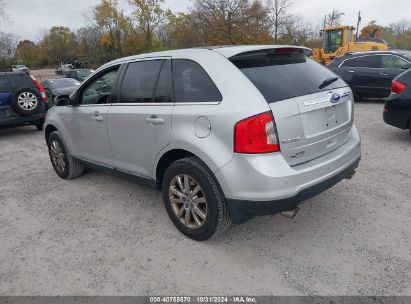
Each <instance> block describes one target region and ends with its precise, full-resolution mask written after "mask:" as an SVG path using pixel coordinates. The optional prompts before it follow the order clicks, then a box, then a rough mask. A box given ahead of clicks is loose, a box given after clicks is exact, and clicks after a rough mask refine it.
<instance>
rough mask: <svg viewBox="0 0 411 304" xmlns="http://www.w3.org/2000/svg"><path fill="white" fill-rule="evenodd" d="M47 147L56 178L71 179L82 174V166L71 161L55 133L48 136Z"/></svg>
mask: <svg viewBox="0 0 411 304" xmlns="http://www.w3.org/2000/svg"><path fill="white" fill-rule="evenodd" d="M47 146H48V148H49V156H50V161H51V164H52V165H53V168H54V171H56V173H57V175H58V176H60V177H61V178H63V179H73V178H76V177H78V176H80V175H82V174H83V172H84V166H83V164H81V163H80V162H78V161H77V160H75V159H73V157H72V156H71V154H70V153H69V152H68V150H67V148H66V146H65V145H64V142H63V140H62V139H61V136H60V134H59V133H58V132H57V131H54V132H52V133H51V134H50V136H49V137H48V139H47Z"/></svg>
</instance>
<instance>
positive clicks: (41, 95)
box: [0, 72, 47, 130]
mask: <svg viewBox="0 0 411 304" xmlns="http://www.w3.org/2000/svg"><path fill="white" fill-rule="evenodd" d="M46 102H47V97H46V94H45V92H44V89H43V88H42V87H41V85H40V84H39V82H38V81H37V80H35V79H34V78H33V77H31V76H30V75H28V74H27V73H23V72H11V73H10V72H5V73H0V128H11V127H18V126H23V125H35V126H36V127H37V129H39V130H41V129H42V128H43V123H44V119H45V117H46V112H47V105H46Z"/></svg>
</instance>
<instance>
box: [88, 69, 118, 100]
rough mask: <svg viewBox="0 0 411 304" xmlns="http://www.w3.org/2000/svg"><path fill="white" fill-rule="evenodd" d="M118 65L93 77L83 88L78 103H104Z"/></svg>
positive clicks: (108, 94)
mask: <svg viewBox="0 0 411 304" xmlns="http://www.w3.org/2000/svg"><path fill="white" fill-rule="evenodd" d="M117 73H118V67H117V68H115V69H112V70H110V71H108V72H106V73H104V74H102V75H99V76H97V77H96V78H94V79H93V80H92V81H91V82H90V83H89V84H88V85H87V86H86V87H85V88H84V90H83V94H82V98H81V100H80V104H84V105H91V104H106V103H108V101H109V96H110V94H111V92H112V90H113V86H114V84H115V83H116V79H117Z"/></svg>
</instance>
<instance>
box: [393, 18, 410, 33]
mask: <svg viewBox="0 0 411 304" xmlns="http://www.w3.org/2000/svg"><path fill="white" fill-rule="evenodd" d="M390 29H391V32H392V34H393V35H394V36H395V37H401V36H404V35H405V34H406V33H407V32H409V31H411V22H410V21H409V20H406V19H403V20H400V21H398V22H395V23H391V24H390Z"/></svg>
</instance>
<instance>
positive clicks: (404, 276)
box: [0, 101, 411, 295]
mask: <svg viewBox="0 0 411 304" xmlns="http://www.w3.org/2000/svg"><path fill="white" fill-rule="evenodd" d="M382 107H383V104H382V102H370V101H367V102H360V103H357V104H356V123H357V126H358V128H359V131H360V133H361V136H362V140H363V160H362V162H361V165H360V168H359V170H358V171H357V175H356V176H355V177H354V179H352V180H350V181H348V180H346V181H343V182H341V183H340V184H338V185H336V186H335V187H333V188H332V189H330V190H328V191H327V192H325V193H323V194H321V195H319V196H317V197H315V198H314V199H311V200H310V201H308V202H307V203H306V204H304V205H303V206H302V210H301V212H300V214H299V215H298V216H297V218H295V219H294V220H289V219H285V218H283V217H281V216H279V215H276V216H266V217H260V218H256V219H254V220H251V221H249V222H247V223H246V224H244V225H241V226H235V227H233V228H232V229H230V230H229V231H228V233H227V234H225V235H223V236H222V237H220V238H219V239H216V240H212V241H208V242H203V243H198V242H195V241H192V240H190V239H187V238H185V237H184V236H183V235H181V234H180V233H179V232H178V231H177V230H176V229H175V228H174V226H173V225H172V223H171V221H170V220H169V218H168V216H167V214H166V212H165V209H164V207H163V203H162V201H161V197H160V193H159V192H157V191H155V190H152V189H149V188H145V187H142V186H139V185H138V184H134V183H132V182H129V181H126V180H123V179H121V178H118V177H113V176H110V175H107V174H103V173H99V172H93V171H90V172H88V173H87V174H86V175H84V176H83V177H81V178H79V179H76V180H73V181H69V182H67V181H63V180H61V179H59V178H58V177H57V175H56V174H55V173H54V171H53V169H52V167H51V164H50V161H49V159H48V154H47V147H46V144H45V142H44V139H43V135H42V134H41V133H40V132H38V131H36V130H35V128H34V127H24V128H17V129H9V130H0V147H1V148H0V149H1V150H0V208H1V209H0V210H1V212H0V295H22V294H24V295H148V294H150V295H153V294H167V295H187V294H192V295H193V294H195V295H205V294H206V295H210V294H213V295H218V294H231V295H238V294H248V295H271V294H274V295H296V294H297V295H317V294H319V295H359V294H361V295H411V242H410V237H411V225H410V224H411V221H410V218H411V204H410V203H411V201H410V197H411V161H410V155H411V153H410V152H411V137H410V136H409V134H408V132H407V131H401V130H398V129H395V128H392V127H390V126H388V125H385V124H384V123H383V121H382V117H381V112H382Z"/></svg>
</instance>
